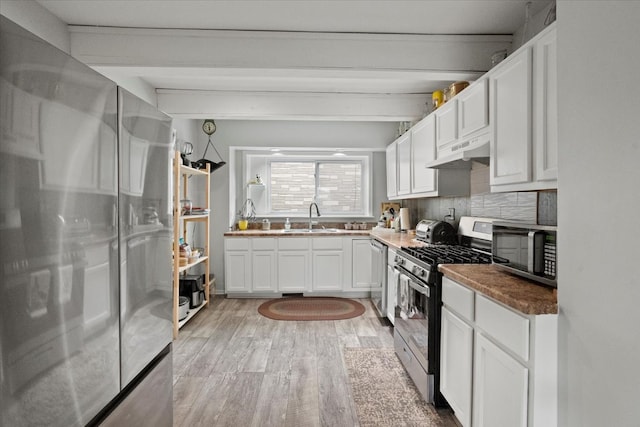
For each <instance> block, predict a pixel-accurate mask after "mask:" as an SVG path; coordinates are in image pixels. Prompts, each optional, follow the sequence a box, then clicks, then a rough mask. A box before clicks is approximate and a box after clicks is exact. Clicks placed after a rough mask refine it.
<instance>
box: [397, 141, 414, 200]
mask: <svg viewBox="0 0 640 427" xmlns="http://www.w3.org/2000/svg"><path fill="white" fill-rule="evenodd" d="M397 144H398V163H397V164H398V195H399V196H400V195H403V194H409V193H411V132H407V133H405V134H404V135H402V136H401V137H400V138H399V139H398V143H397Z"/></svg>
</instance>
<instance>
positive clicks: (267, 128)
mask: <svg viewBox="0 0 640 427" xmlns="http://www.w3.org/2000/svg"><path fill="white" fill-rule="evenodd" d="M191 122H194V123H196V126H197V128H198V129H200V126H201V125H202V121H199V120H198V121H191ZM216 125H217V131H216V133H214V134H213V136H212V139H211V141H212V143H213V144H214V145H215V147H216V148H217V149H218V151H219V152H220V155H221V156H222V157H223V159H224V160H225V161H226V162H227V165H225V166H223V167H222V168H220V169H218V170H217V171H215V172H213V174H212V175H211V240H210V248H211V255H212V260H211V268H212V271H213V273H214V274H215V275H216V288H217V289H218V290H223V289H224V256H223V254H224V240H223V235H224V233H225V232H226V231H228V229H229V224H230V221H231V220H230V218H229V186H230V179H229V172H230V169H231V168H230V166H229V165H230V163H231V162H230V158H229V147H232V146H233V147H317V148H320V147H348V148H370V149H374V150H382V149H383V148H384V147H386V146H387V145H388V144H389V143H390V142H392V141H393V139H394V138H395V132H396V129H397V123H391V122H387V123H378V122H302V121H272V120H265V121H257V120H248V121H247V120H216ZM178 137H180V132H178ZM192 142H194V147H195V149H194V154H193V155H192V156H191V159H192V160H197V159H200V158H201V157H202V154H203V153H204V149H205V146H206V142H207V138H206V135H205V134H204V132H202V130H199V132H198V139H197V141H196V140H195V138H194V141H192ZM207 158H208V159H209V160H213V161H215V162H218V161H219V159H218V158H217V157H216V155H215V152H214V151H213V150H212V149H209V151H208V152H207ZM373 167H374V171H373V172H374V179H373V181H374V182H373V186H374V194H376V192H378V193H379V194H383V195H384V194H386V180H385V173H386V171H385V162H384V155H379V156H374V160H373ZM237 172H238V173H241V172H242V170H241V169H238V171H237ZM378 200H380V196H379V197H378ZM374 203H376V197H374ZM378 203H379V201H378ZM374 206H375V205H374Z"/></svg>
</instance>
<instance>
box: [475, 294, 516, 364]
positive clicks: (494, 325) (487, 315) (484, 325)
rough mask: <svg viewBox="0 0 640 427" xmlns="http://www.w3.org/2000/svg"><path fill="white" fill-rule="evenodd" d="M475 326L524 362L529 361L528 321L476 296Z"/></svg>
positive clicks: (480, 296) (486, 299)
mask: <svg viewBox="0 0 640 427" xmlns="http://www.w3.org/2000/svg"><path fill="white" fill-rule="evenodd" d="M476 325H477V326H478V327H479V328H481V329H483V330H484V331H485V333H486V334H487V335H490V336H492V337H493V338H494V339H496V340H497V341H498V342H499V343H500V344H502V345H504V346H505V347H506V348H508V349H509V350H511V351H513V352H514V353H515V354H516V355H518V356H519V357H521V358H522V359H523V360H524V361H528V360H529V319H527V318H525V317H523V316H520V315H519V314H516V313H514V312H513V311H511V310H509V309H507V308H505V307H502V306H501V305H499V304H497V303H495V302H493V301H491V300H489V299H488V298H485V297H483V296H482V295H477V296H476Z"/></svg>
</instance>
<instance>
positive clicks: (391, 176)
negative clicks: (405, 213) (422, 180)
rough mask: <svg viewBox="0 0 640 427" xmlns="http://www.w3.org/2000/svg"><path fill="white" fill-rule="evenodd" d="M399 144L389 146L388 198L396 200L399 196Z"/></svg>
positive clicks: (394, 142) (393, 143)
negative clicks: (397, 149) (397, 162)
mask: <svg viewBox="0 0 640 427" xmlns="http://www.w3.org/2000/svg"><path fill="white" fill-rule="evenodd" d="M396 148H397V144H396V141H393V142H392V143H391V144H389V145H388V146H387V197H388V198H389V199H395V198H396V196H397V195H398V167H397V164H396V161H397V157H398V156H397V154H396Z"/></svg>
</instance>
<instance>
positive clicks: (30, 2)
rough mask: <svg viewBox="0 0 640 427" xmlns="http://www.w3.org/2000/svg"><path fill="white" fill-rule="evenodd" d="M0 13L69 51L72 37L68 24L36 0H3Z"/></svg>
mask: <svg viewBox="0 0 640 427" xmlns="http://www.w3.org/2000/svg"><path fill="white" fill-rule="evenodd" d="M0 14H1V15H4V16H6V17H7V18H9V19H11V20H12V21H13V22H15V23H16V24H18V25H20V26H22V27H24V28H26V29H27V30H29V31H31V32H32V33H33V34H35V35H37V36H38V37H40V38H42V39H45V40H46V41H48V42H49V43H51V44H52V45H54V46H55V47H57V48H58V49H61V50H64V51H65V52H67V53H69V51H70V37H69V31H68V30H67V24H66V23H64V22H62V21H61V20H60V19H58V17H56V16H55V15H53V14H52V13H51V12H49V11H48V10H47V9H45V8H44V7H42V6H41V5H40V4H39V3H37V2H36V1H35V0H2V1H0Z"/></svg>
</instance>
